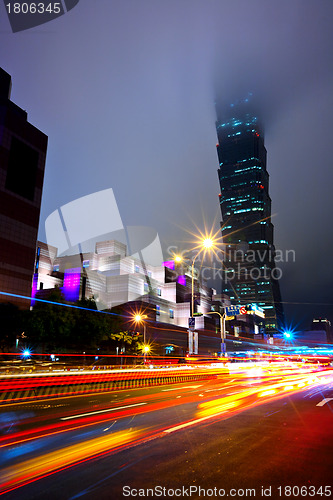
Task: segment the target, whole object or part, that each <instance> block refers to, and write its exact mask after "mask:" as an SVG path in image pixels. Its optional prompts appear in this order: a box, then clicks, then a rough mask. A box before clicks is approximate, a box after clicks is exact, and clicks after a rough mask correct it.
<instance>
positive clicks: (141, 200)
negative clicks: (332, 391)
mask: <svg viewBox="0 0 333 500" xmlns="http://www.w3.org/2000/svg"><path fill="white" fill-rule="evenodd" d="M332 19H333V3H332V2H331V1H330V0H311V1H309V0H293V1H290V0H287V1H285V0H279V1H277V0H276V1H270V2H268V1H266V0H252V1H251V2H249V1H247V0H233V1H232V2H230V1H229V0H159V1H156V0H117V1H113V0H80V2H79V4H78V5H77V6H76V7H75V8H74V9H72V10H71V11H70V12H69V13H67V14H66V15H64V16H62V17H60V18H58V19H56V20H54V21H52V22H50V23H48V24H45V25H43V26H40V27H38V28H34V29H31V30H28V31H24V32H19V33H16V34H13V33H11V31H10V25H9V22H8V19H7V17H6V12H5V8H4V5H3V4H0V65H1V66H2V67H3V68H4V69H5V70H6V71H7V72H9V73H10V74H11V75H12V80H13V90H12V100H13V101H14V102H15V103H17V104H18V105H19V106H21V107H22V108H24V109H26V110H27V111H28V115H29V120H30V121H31V123H33V124H34V125H36V126H37V127H38V128H40V129H41V130H42V131H43V132H45V133H46V134H47V135H48V136H49V148H48V156H47V164H46V173H45V184H44V193H43V202H42V212H41V228H40V238H44V237H45V233H44V222H45V219H46V217H47V216H48V215H49V214H50V213H51V212H52V211H53V210H55V209H56V208H58V207H59V206H61V205H63V204H65V203H68V202H70V201H72V200H73V199H75V198H78V197H80V196H84V195H87V194H90V193H92V192H95V191H98V190H101V189H104V188H108V187H111V188H113V190H114V194H115V197H116V199H117V202H118V206H119V210H120V214H121V217H122V220H123V223H124V224H125V225H144V226H151V227H154V228H155V229H156V230H157V231H158V233H159V235H160V238H161V240H162V242H163V244H164V246H165V248H166V247H167V246H168V245H171V244H176V245H179V246H182V247H184V244H182V241H183V240H184V239H185V240H187V239H188V235H187V234H186V235H185V237H184V229H189V230H192V231H193V230H195V227H194V224H193V221H195V223H196V224H197V225H198V226H199V227H200V228H203V225H204V223H203V222H204V220H205V221H206V222H207V224H208V225H210V224H211V223H213V221H214V218H216V223H215V224H216V228H218V222H219V220H220V214H219V205H218V193H219V185H218V178H217V168H218V161H217V155H216V149H215V144H216V131H215V110H214V99H215V96H216V95H218V96H219V95H220V96H223V98H228V96H229V95H230V96H232V98H233V97H234V96H235V95H237V94H243V93H244V92H247V91H248V90H251V91H252V92H254V93H255V94H256V96H257V97H258V98H259V99H260V101H261V105H262V113H263V116H264V118H265V122H266V147H267V151H268V163H267V167H268V171H269V173H270V195H271V198H272V211H273V213H274V214H275V216H274V219H273V222H274V225H275V242H276V247H277V248H280V249H282V250H285V249H294V250H295V251H296V262H295V263H291V264H288V265H285V266H284V267H283V270H284V276H283V279H282V281H281V289H282V294H283V300H284V301H286V302H298V303H301V304H300V305H295V306H289V307H287V313H288V319H289V321H290V322H291V321H293V322H295V321H296V322H297V321H299V320H301V319H302V320H303V324H304V325H305V326H307V324H308V323H309V321H310V320H311V318H312V316H313V315H316V316H330V317H331V319H332V320H333V317H332V316H333V315H332V309H333V306H332V304H333V296H332V289H333V266H332V258H331V253H332V244H333V241H332V230H331V227H332V223H331V218H332V208H331V207H332V202H331V199H332V181H333V174H332V170H333V169H332V158H333V150H332V149H333V148H332V143H333V141H332V132H333V127H332V119H331V114H332V100H333V97H332V88H333V71H332V70H333V65H332V48H333V47H332V45H333V35H332V28H331V25H332ZM305 303H309V305H306V304H305ZM316 304H329V305H326V306H324V305H316Z"/></svg>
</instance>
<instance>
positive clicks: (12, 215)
mask: <svg viewBox="0 0 333 500" xmlns="http://www.w3.org/2000/svg"><path fill="white" fill-rule="evenodd" d="M10 92H11V77H10V75H9V74H8V73H6V71H4V70H3V69H1V68H0V291H1V292H3V293H5V294H6V293H9V294H18V295H24V296H30V295H31V287H32V280H33V273H34V262H35V252H36V240H37V231H38V223H39V213H40V205H41V198H42V187H43V179H44V167H45V158H46V148H47V136H46V135H45V134H43V133H42V132H41V131H40V130H38V129H37V128H36V127H34V126H33V125H31V124H30V123H29V122H28V116H27V113H26V111H24V110H23V109H21V108H19V107H18V106H17V105H16V104H14V103H13V102H12V101H11V100H10ZM0 301H1V302H7V301H10V302H12V301H15V299H14V298H13V297H11V296H9V295H0ZM16 302H18V303H19V305H22V306H26V307H28V306H30V302H29V301H26V300H21V301H16Z"/></svg>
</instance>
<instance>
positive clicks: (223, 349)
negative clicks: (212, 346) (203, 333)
mask: <svg viewBox="0 0 333 500" xmlns="http://www.w3.org/2000/svg"><path fill="white" fill-rule="evenodd" d="M204 314H218V315H219V316H220V333H221V352H222V355H223V356H224V355H225V353H226V344H225V312H224V313H223V314H221V313H219V312H218V311H210V312H206V313H204Z"/></svg>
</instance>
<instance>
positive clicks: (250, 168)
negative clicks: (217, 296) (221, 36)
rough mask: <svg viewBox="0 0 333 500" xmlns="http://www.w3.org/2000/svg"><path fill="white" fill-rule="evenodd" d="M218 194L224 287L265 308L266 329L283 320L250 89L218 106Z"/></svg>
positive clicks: (263, 158) (237, 298)
mask: <svg viewBox="0 0 333 500" xmlns="http://www.w3.org/2000/svg"><path fill="white" fill-rule="evenodd" d="M216 129H217V136H218V144H217V154H218V159H219V164H220V166H219V169H218V175H219V181H220V187H221V193H220V195H219V199H220V207H221V214H222V223H221V229H222V236H223V241H224V244H225V253H226V259H225V266H224V267H225V273H224V280H223V292H224V293H227V294H228V295H229V296H230V298H231V299H232V301H233V302H234V303H239V304H241V305H246V304H250V303H253V302H255V303H256V304H258V305H259V306H260V307H262V308H263V309H264V310H265V315H266V320H265V323H266V331H267V332H268V333H274V332H276V331H277V330H278V329H279V328H281V327H282V324H283V310H282V305H281V296H280V288H279V282H278V279H279V277H280V276H279V272H278V271H279V270H278V269H276V267H275V260H274V255H275V248H274V244H273V224H272V222H271V199H270V197H269V175H268V172H267V169H266V148H265V145H264V132H263V127H262V125H261V123H260V120H259V119H258V117H257V116H256V115H255V113H254V112H253V104H252V99H251V95H249V96H248V97H247V98H246V99H244V100H242V101H237V102H235V103H233V104H229V105H226V106H224V107H221V108H219V107H217V122H216Z"/></svg>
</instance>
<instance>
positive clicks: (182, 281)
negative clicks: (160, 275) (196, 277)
mask: <svg viewBox="0 0 333 500" xmlns="http://www.w3.org/2000/svg"><path fill="white" fill-rule="evenodd" d="M177 283H179V284H180V285H184V286H186V276H185V274H181V275H180V276H178V279H177Z"/></svg>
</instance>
